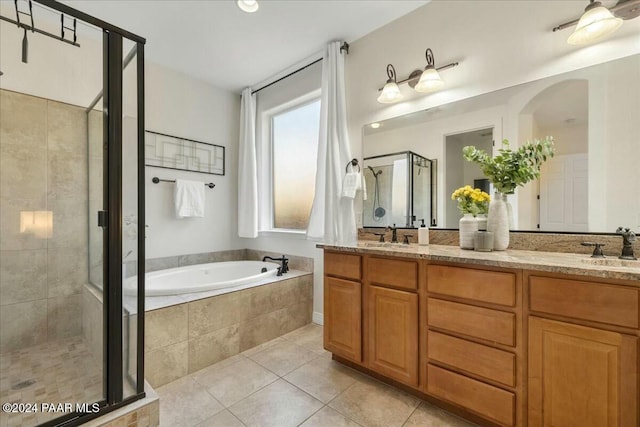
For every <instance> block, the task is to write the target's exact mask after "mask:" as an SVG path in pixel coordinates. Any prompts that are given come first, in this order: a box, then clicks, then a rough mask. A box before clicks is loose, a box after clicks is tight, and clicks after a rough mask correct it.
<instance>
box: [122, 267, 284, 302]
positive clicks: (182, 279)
mask: <svg viewBox="0 0 640 427" xmlns="http://www.w3.org/2000/svg"><path fill="white" fill-rule="evenodd" d="M264 268H266V269H267V270H266V272H264V273H263V272H262V270H263V269H264ZM277 270H278V264H275V263H273V262H262V261H229V262H212V263H210V264H198V265H190V266H188V267H178V268H171V269H168V270H160V271H154V272H152V273H147V274H146V275H145V289H146V292H145V294H146V296H148V297H154V296H162V295H179V294H188V293H193V292H204V291H211V290H215V289H225V288H233V287H235V286H241V285H246V284H248V283H251V282H258V281H260V280H262V279H265V278H267V277H270V276H275V275H276V273H277ZM137 284H138V278H137V277H130V278H128V279H127V280H125V282H124V286H123V288H124V294H125V295H136V294H137Z"/></svg>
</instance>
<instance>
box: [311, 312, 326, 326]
mask: <svg viewBox="0 0 640 427" xmlns="http://www.w3.org/2000/svg"><path fill="white" fill-rule="evenodd" d="M311 321H312V322H313V323H316V324H318V325H324V314H323V313H318V312H317V311H314V312H313V317H312V318H311Z"/></svg>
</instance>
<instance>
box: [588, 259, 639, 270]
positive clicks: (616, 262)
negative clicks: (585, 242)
mask: <svg viewBox="0 0 640 427" xmlns="http://www.w3.org/2000/svg"><path fill="white" fill-rule="evenodd" d="M582 262H583V263H585V264H591V265H602V266H607V267H630V268H633V267H636V268H640V261H638V260H636V261H633V260H627V259H620V258H582Z"/></svg>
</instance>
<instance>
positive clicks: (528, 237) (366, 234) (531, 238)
mask: <svg viewBox="0 0 640 427" xmlns="http://www.w3.org/2000/svg"><path fill="white" fill-rule="evenodd" d="M381 230H382V229H380V228H366V229H363V228H360V229H359V230H358V240H362V241H377V240H378V236H376V235H374V234H373V232H374V231H375V232H376V233H378V232H380V231H381ZM397 234H398V241H399V242H402V239H403V238H404V235H405V234H407V235H409V236H410V241H411V242H412V243H417V242H418V231H417V229H415V228H413V229H411V228H409V229H398V233H397ZM509 236H510V237H509V249H517V250H525V251H543V252H560V253H577V254H591V253H592V252H593V248H591V247H585V246H582V245H581V244H580V243H582V242H597V243H604V244H605V246H604V248H603V251H604V254H605V255H606V256H607V257H617V256H619V255H620V253H621V252H622V237H620V236H618V235H615V234H613V233H611V234H595V235H594V234H567V233H541V232H527V231H512V232H511V233H510V234H509ZM384 240H385V241H386V242H391V231H387V232H386V234H385V238H384ZM429 243H430V244H432V245H444V246H458V245H459V244H460V240H459V237H458V230H438V229H434V228H432V229H430V230H429ZM634 250H635V253H636V254H640V239H637V240H636V242H635V243H634Z"/></svg>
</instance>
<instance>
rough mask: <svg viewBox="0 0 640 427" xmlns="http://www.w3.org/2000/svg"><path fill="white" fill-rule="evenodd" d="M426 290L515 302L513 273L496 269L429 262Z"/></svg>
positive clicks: (478, 299)
mask: <svg viewBox="0 0 640 427" xmlns="http://www.w3.org/2000/svg"><path fill="white" fill-rule="evenodd" d="M427 289H428V290H429V292H434V293H438V294H442V295H449V296H453V297H459V298H467V299H470V300H474V301H480V302H486V303H492V304H500V305H505V306H509V307H513V306H515V305H516V275H515V274H514V273H504V272H500V271H487V270H474V269H470V268H459V267H447V266H443V265H430V266H429V267H428V268H427Z"/></svg>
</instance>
